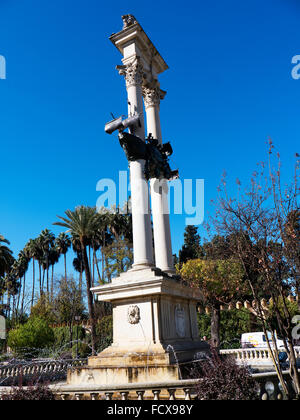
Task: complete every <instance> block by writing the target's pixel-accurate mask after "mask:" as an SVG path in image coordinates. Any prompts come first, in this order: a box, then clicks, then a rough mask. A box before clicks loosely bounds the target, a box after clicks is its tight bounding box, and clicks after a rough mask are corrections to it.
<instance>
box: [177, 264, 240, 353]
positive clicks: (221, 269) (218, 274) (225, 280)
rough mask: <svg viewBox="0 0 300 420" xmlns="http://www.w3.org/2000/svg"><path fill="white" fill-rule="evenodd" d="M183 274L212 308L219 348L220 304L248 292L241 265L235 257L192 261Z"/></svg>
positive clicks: (214, 342) (214, 341)
mask: <svg viewBox="0 0 300 420" xmlns="http://www.w3.org/2000/svg"><path fill="white" fill-rule="evenodd" d="M180 274H181V277H182V278H183V279H184V280H185V281H186V282H188V284H189V285H190V286H191V287H193V288H197V289H199V291H200V293H201V299H202V304H203V307H209V308H210V310H211V312H212V316H211V338H212V346H213V347H215V348H216V349H218V348H219V347H220V317H221V315H220V313H221V306H222V305H227V304H229V303H231V302H232V300H234V299H237V298H239V297H240V296H243V295H244V294H245V293H246V292H247V291H248V285H247V283H245V282H244V270H243V267H242V265H241V264H240V263H239V262H238V261H236V260H200V259H197V260H189V261H187V262H186V263H185V264H184V265H183V266H182V268H181V270H180Z"/></svg>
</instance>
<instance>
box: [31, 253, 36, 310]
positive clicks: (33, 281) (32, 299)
mask: <svg viewBox="0 0 300 420" xmlns="http://www.w3.org/2000/svg"><path fill="white" fill-rule="evenodd" d="M32 262H33V267H32V296H31V308H30V309H32V307H33V301H34V287H35V259H34V257H33V259H32Z"/></svg>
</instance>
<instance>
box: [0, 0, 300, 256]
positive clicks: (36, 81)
mask: <svg viewBox="0 0 300 420" xmlns="http://www.w3.org/2000/svg"><path fill="white" fill-rule="evenodd" d="M149 5H150V6H151V7H150V8H149ZM125 13H132V14H134V15H135V16H136V18H137V19H138V20H139V22H140V23H141V25H142V26H143V28H144V30H145V31H146V32H147V34H148V35H149V37H150V38H151V40H152V41H153V43H154V44H155V45H156V47H157V48H158V50H159V51H160V53H161V55H162V56H163V57H164V59H165V61H166V62H167V63H168V65H169V67H170V69H169V70H168V71H166V72H165V73H164V74H163V75H162V76H161V78H160V81H161V87H162V89H164V90H166V91H167V92H168V93H167V96H166V98H165V99H164V101H163V102H162V104H161V121H162V131H163V137H164V139H165V140H166V141H171V142H172V144H173V147H174V152H175V153H174V157H173V158H172V166H174V167H178V168H179V169H180V174H181V177H182V178H183V179H184V178H192V179H196V178H203V179H205V208H206V215H207V214H208V211H209V202H210V200H211V199H212V198H214V197H215V195H216V188H217V185H218V183H219V181H220V178H221V175H222V172H223V171H224V170H226V171H227V173H228V175H229V177H230V179H231V180H232V182H233V184H234V180H235V179H236V178H237V177H239V178H240V179H242V180H247V179H249V177H250V175H251V173H252V172H253V171H254V170H255V167H256V163H257V162H259V161H262V160H264V159H265V158H266V141H267V138H268V137H269V136H271V137H272V139H273V141H274V143H275V145H276V146H277V148H278V150H279V151H280V153H281V155H282V160H283V164H284V170H285V172H286V173H287V174H288V173H289V172H290V171H291V168H292V162H293V155H294V153H295V152H296V151H299V147H298V146H299V136H300V130H299V107H300V102H299V92H300V80H294V79H292V77H291V70H292V64H291V60H292V57H293V56H294V55H296V54H300V45H299V17H300V4H299V1H297V0H264V1H263V2H262V1H258V0H251V1H250V0H244V1H243V2H241V1H238V0H227V1H224V0H215V1H213V2H207V1H199V0H198V1H189V2H187V3H183V2H182V1H177V0H176V1H173V2H169V1H164V0H161V1H159V2H158V1H155V0H154V1H152V2H151V4H150V3H146V2H140V1H130V2H126V7H125V6H124V2H121V1H119V0H115V1H113V2H102V1H99V0H85V1H83V0H51V1H38V0H0V54H1V55H3V56H5V58H6V61H7V79H6V80H0V123H1V124H0V128H1V131H0V142H1V172H2V176H1V178H0V194H1V195H0V233H1V234H3V235H4V236H5V237H7V238H8V239H9V240H10V241H11V246H12V248H13V250H14V251H15V252H16V253H17V252H18V251H19V250H20V249H21V248H22V247H23V246H24V244H25V243H26V242H27V241H28V239H29V238H33V237H36V236H38V235H39V233H40V232H41V230H42V229H44V228H50V229H52V230H53V231H54V232H55V233H59V232H60V228H58V227H54V226H52V223H53V222H54V221H55V220H56V215H63V213H64V211H65V210H66V209H68V208H71V209H73V208H74V207H75V206H76V205H79V204H85V205H91V206H92V205H95V204H96V200H97V198H98V196H99V193H98V192H97V191H96V184H97V181H98V180H99V179H101V178H112V179H116V180H117V179H118V171H119V170H126V169H127V161H126V159H125V156H124V155H123V152H122V150H121V149H120V147H119V145H118V143H117V141H116V139H115V138H113V137H110V136H107V135H105V133H104V130H103V127H104V124H105V122H106V121H107V120H109V119H110V112H111V111H112V112H114V113H115V114H122V113H126V109H127V107H126V99H125V86H124V80H123V79H122V78H121V77H120V76H119V75H118V73H117V72H116V71H115V66H116V65H117V64H121V55H120V53H119V52H118V51H117V50H116V49H115V48H114V46H113V45H112V44H111V43H110V41H109V40H108V37H109V35H110V34H111V33H113V32H117V31H119V30H120V29H121V27H122V22H121V18H120V16H121V15H122V14H125ZM297 149H298V150H297ZM171 222H172V234H173V244H174V251H176V252H177V251H178V249H179V248H180V246H181V245H182V240H183V231H184V227H185V223H184V222H185V218H184V216H172V217H171ZM200 231H201V228H200Z"/></svg>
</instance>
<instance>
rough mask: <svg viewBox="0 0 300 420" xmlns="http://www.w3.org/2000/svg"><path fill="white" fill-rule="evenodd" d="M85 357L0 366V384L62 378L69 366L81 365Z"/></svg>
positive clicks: (85, 361)
mask: <svg viewBox="0 0 300 420" xmlns="http://www.w3.org/2000/svg"><path fill="white" fill-rule="evenodd" d="M86 363H87V359H71V360H49V361H30V362H20V363H17V364H16V363H15V364H7V365H4V366H3V365H2V366H0V385H2V386H3V385H18V384H19V381H20V379H21V380H22V383H23V384H24V383H26V381H28V380H30V379H31V378H34V379H36V378H37V377H38V378H43V379H48V380H51V381H57V380H63V379H65V378H66V376H67V370H68V368H70V367H75V366H83V365H85V364H86Z"/></svg>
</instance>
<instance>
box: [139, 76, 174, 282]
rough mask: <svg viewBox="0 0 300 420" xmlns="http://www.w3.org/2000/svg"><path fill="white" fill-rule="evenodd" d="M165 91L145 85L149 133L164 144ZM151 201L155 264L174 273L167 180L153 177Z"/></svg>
mask: <svg viewBox="0 0 300 420" xmlns="http://www.w3.org/2000/svg"><path fill="white" fill-rule="evenodd" d="M164 95H165V92H163V91H161V90H160V88H159V85H158V83H157V84H156V85H155V86H154V87H146V86H144V87H143V96H144V103H145V108H146V116H147V133H148V135H149V134H150V133H151V134H152V136H153V137H154V138H155V139H157V140H158V141H159V143H160V144H162V134H161V125H160V115H159V106H160V99H161V98H163V97H164ZM150 186H151V202H152V218H153V230H154V247H155V265H156V267H158V268H160V269H161V270H162V271H165V272H166V273H168V274H174V273H175V270H174V264H173V253H172V241H171V229H170V217H169V205H168V192H169V187H168V183H167V181H166V180H157V179H151V181H150Z"/></svg>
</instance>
